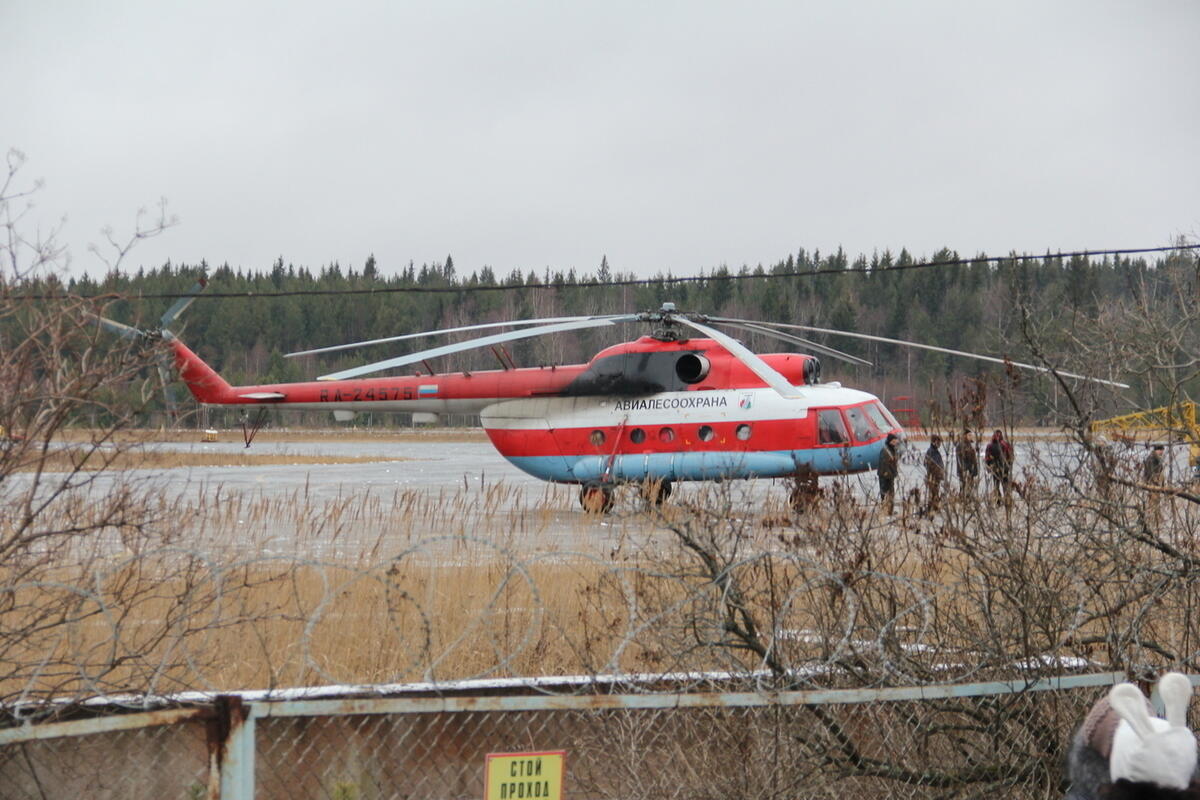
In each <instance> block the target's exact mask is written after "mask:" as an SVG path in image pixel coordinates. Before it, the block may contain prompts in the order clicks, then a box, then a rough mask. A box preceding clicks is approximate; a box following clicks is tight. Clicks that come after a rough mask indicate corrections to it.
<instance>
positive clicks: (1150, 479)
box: [1142, 444, 1165, 486]
mask: <svg viewBox="0 0 1200 800" xmlns="http://www.w3.org/2000/svg"><path fill="white" fill-rule="evenodd" d="M1164 449H1165V448H1163V446H1162V445H1161V444H1156V445H1154V448H1153V449H1152V450H1151V451H1150V455H1148V456H1146V460H1145V461H1143V462H1142V481H1143V482H1144V483H1148V484H1150V485H1152V486H1162V483H1163V473H1164V471H1165V470H1164V466H1165V465H1164V463H1163V451H1164Z"/></svg>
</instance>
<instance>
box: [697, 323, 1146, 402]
mask: <svg viewBox="0 0 1200 800" xmlns="http://www.w3.org/2000/svg"><path fill="white" fill-rule="evenodd" d="M718 321H719V320H718ZM734 321H736V322H745V321H747V320H734ZM756 324H759V325H764V324H765V325H771V326H772V327H776V328H787V329H789V330H798V331H809V332H811V333H827V334H829V335H831V336H849V337H851V338H853V339H866V340H867V341H869V342H883V343H884V344H894V345H899V346H900V347H916V348H918V349H920V350H932V351H933V352H935V353H947V354H948V355H952V356H962V357H963V358H974V359H978V360H980V361H990V362H991V363H993V364H1005V365H1008V364H1011V365H1012V366H1014V367H1017V368H1018V369H1027V370H1032V371H1033V372H1052V371H1053V372H1057V373H1058V374H1059V375H1062V376H1063V377H1064V378H1074V379H1075V380H1080V381H1090V382H1092V383H1099V384H1103V385H1105V386H1115V387H1117V388H1118V389H1128V388H1129V384H1127V383H1118V382H1117V381H1108V380H1104V379H1103V378H1093V377H1091V376H1090V375H1079V374H1076V373H1074V372H1064V371H1063V370H1051V369H1050V368H1049V367H1039V366H1037V365H1036V364H1025V363H1022V362H1020V361H1012V360H1011V359H1004V358H996V357H994V356H985V355H980V354H979V353H968V352H966V351H965V350H952V349H950V348H949V347H935V346H934V345H931V344H920V343H919V342H909V341H905V340H904V339H889V338H888V337H886V336H872V335H871V334H869V333H852V332H850V331H839V330H833V329H831V328H817V327H814V326H812V325H791V324H788V323H784V322H766V323H763V322H759V323H756Z"/></svg>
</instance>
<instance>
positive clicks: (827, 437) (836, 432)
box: [817, 408, 850, 444]
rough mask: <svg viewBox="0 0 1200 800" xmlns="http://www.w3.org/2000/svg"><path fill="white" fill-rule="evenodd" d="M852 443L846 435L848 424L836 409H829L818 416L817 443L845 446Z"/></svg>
mask: <svg viewBox="0 0 1200 800" xmlns="http://www.w3.org/2000/svg"><path fill="white" fill-rule="evenodd" d="M848 441H850V435H849V434H848V433H846V423H845V422H842V415H841V414H839V413H838V412H837V409H836V408H827V409H825V410H823V411H821V412H820V413H819V414H817V443H818V444H845V443H846V442H848Z"/></svg>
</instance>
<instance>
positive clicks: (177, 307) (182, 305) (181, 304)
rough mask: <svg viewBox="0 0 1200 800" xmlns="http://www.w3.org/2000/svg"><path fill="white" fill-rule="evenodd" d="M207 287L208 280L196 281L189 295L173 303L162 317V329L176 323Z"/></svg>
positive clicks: (160, 322)
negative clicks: (176, 319)
mask: <svg viewBox="0 0 1200 800" xmlns="http://www.w3.org/2000/svg"><path fill="white" fill-rule="evenodd" d="M205 286H208V279H207V278H201V279H200V280H198V281H196V283H195V284H194V285H193V286H192V288H191V289H189V290H188V293H187V295H186V296H184V297H181V298H179V299H178V300H176V301H175V302H174V303H172V304H171V307H170V308H168V309H167V310H166V312H165V313H164V314H163V315H162V317H161V318H160V319H159V325H160V327H163V328H165V327H167V326H168V325H170V324H171V323H172V322H174V321H175V318H176V317H178V316H179V315H180V314H182V313H183V312H184V310H185V309H186V308H187V307H188V306H190V305H191V304H192V302H193V301H194V300H195V299H196V295H198V294H200V293H201V292H203V291H204V287H205Z"/></svg>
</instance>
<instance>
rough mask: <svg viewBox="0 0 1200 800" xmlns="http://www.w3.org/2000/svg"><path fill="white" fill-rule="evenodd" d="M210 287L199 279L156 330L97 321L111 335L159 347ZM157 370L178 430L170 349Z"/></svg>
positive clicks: (163, 352)
mask: <svg viewBox="0 0 1200 800" xmlns="http://www.w3.org/2000/svg"><path fill="white" fill-rule="evenodd" d="M206 286H208V279H207V278H204V277H201V278H200V279H199V280H197V281H196V283H195V284H194V285H193V286H192V288H191V289H189V290H188V291H187V293H186V294H185V295H183V296H182V297H180V298H179V299H178V300H176V301H175V302H174V303H172V304H171V307H170V308H168V309H167V310H166V312H164V313H163V315H162V316H161V317H159V320H158V321H159V324H158V327H157V328H155V329H150V330H141V329H140V328H135V327H133V326H132V325H126V324H125V323H123V322H117V321H116V320H112V319H108V318H106V317H101V316H99V315H96V319H97V320H98V321H99V323H100V326H101V327H102V328H104V329H105V330H106V331H108V332H109V333H112V334H115V335H117V336H119V337H121V338H122V339H128V340H142V341H146V342H153V343H155V344H161V343H165V342H169V341H171V340H172V339H174V338H175V334H173V333H171V331H170V330H168V329H167V326H169V325H171V324H173V323H174V322H175V320H176V319H177V318H178V317H179V315H180V314H182V313H183V312H184V310H186V309H187V307H188V306H190V305H191V304H192V302H193V301H194V300H195V299H196V296H197V295H199V294H200V293H201V292H202V291H204V287H206ZM155 367H156V369H157V371H158V380H159V383H160V385H161V386H162V392H163V405H164V407H165V408H166V412H167V418H168V419H169V420H170V424H171V426H172V427H174V426H175V424H176V423H177V422H178V421H179V405H178V403H176V401H175V390H174V388H173V387H172V385H171V384H172V382H173V380H174V378H173V377H172V372H171V371H172V368H173V367H174V357H173V355H172V354H171V352H170V350H168V349H166V348H163V349H161V352H160V353H159V356H158V359H157V361H156V363H155Z"/></svg>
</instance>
